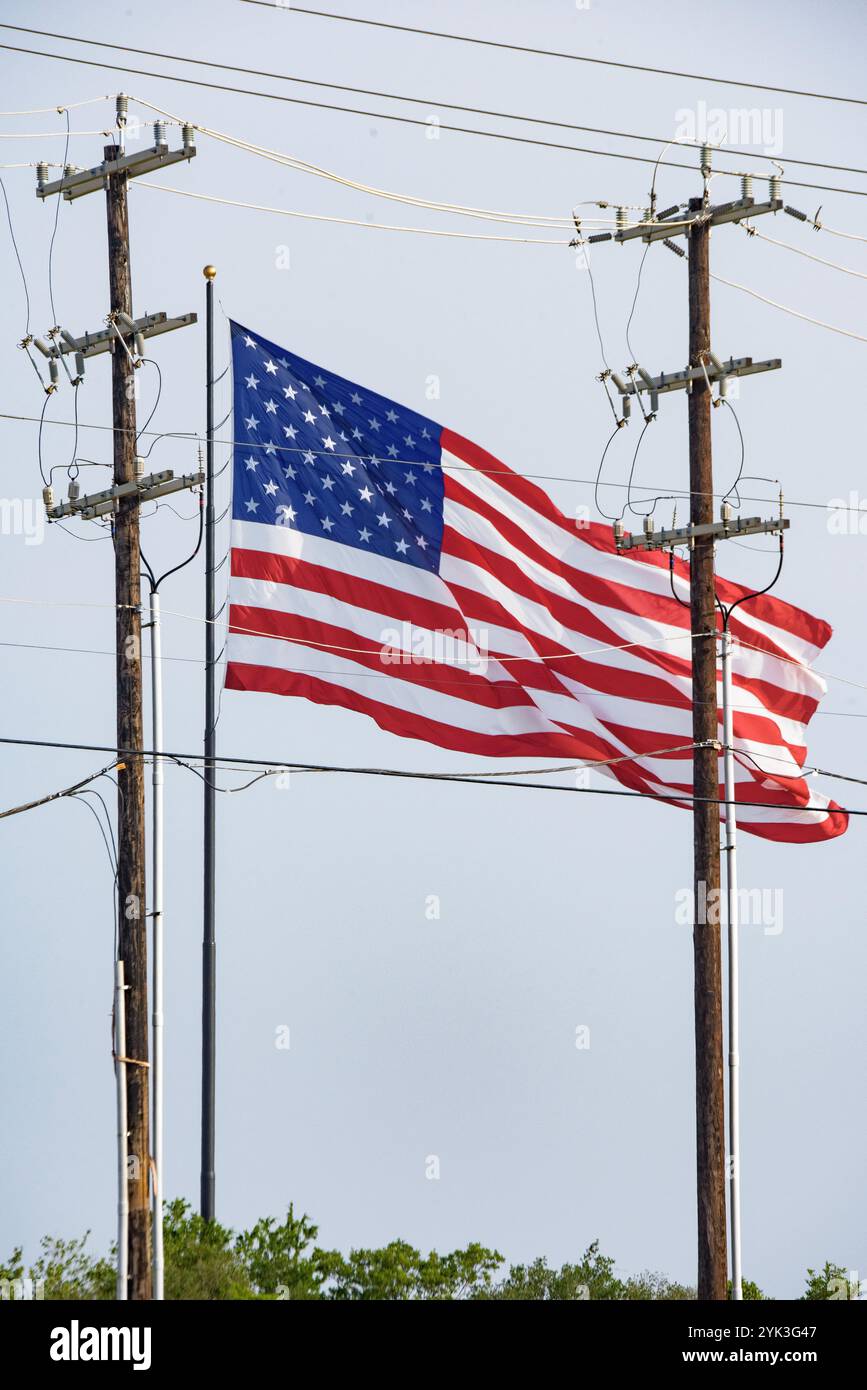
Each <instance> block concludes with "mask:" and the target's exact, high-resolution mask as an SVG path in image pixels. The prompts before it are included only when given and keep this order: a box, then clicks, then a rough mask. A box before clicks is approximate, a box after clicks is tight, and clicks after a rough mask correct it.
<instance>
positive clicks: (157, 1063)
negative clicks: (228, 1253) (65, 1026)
mask: <svg viewBox="0 0 867 1390" xmlns="http://www.w3.org/2000/svg"><path fill="white" fill-rule="evenodd" d="M150 619H151V623H150V632H151V718H152V728H153V733H152V745H153V764H152V772H151V777H152V787H153V803H152V811H153V891H152V895H151V903H152V913H153V915H152V918H151V920H152V922H153V995H154V998H153V1015H152V1021H153V1086H152V1096H153V1151H154V1174H153V1271H154V1283H153V1296H154V1298H155V1299H163V1298H164V1297H165V1292H164V1288H165V1277H164V1276H165V1265H164V1256H163V1194H164V1192H165V1180H164V1170H163V1115H164V1108H165V1091H164V1087H163V1076H164V1072H163V974H164V971H163V960H164V958H163V833H164V832H163V824H164V822H163V758H162V756H161V755H162V751H163V660H162V638H161V633H160V596H159V593H158V592H157V591H156V590H155V589H153V588H152V589H151V594H150Z"/></svg>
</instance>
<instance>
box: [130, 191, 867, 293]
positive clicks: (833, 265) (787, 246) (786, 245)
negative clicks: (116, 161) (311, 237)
mask: <svg viewBox="0 0 867 1390" xmlns="http://www.w3.org/2000/svg"><path fill="white" fill-rule="evenodd" d="M151 186H152V187H154V186H155V185H151ZM741 226H742V227H743V229H744V231H745V232H746V233H747V235H748V236H752V237H758V238H759V241H767V242H768V243H769V245H771V246H781V247H782V248H783V249H784V250H785V251H794V253H795V255H796V256H804V257H805V259H806V260H808V261H815V262H816V264H817V265H824V266H827V267H828V269H829V270H839V271H842V273H843V274H844V275H854V276H855V277H856V278H857V279H858V280H867V272H865V271H863V270H855V269H854V268H853V267H852V266H849V265H840V264H839V263H838V262H837V261H828V260H826V259H825V257H824V256H814V255H813V253H812V251H805V250H804V248H803V247H802V246H795V245H794V244H793V243H792V242H791V241H778V240H777V239H776V237H772V236H766V235H765V233H764V232H760V231H759V229H758V227H752V226H750V225H749V224H747V223H745V222H742V223H741Z"/></svg>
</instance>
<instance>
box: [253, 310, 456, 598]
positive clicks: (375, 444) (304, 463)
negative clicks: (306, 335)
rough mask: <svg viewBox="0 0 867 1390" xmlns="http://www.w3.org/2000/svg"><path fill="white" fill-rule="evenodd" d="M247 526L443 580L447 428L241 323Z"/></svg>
mask: <svg viewBox="0 0 867 1390" xmlns="http://www.w3.org/2000/svg"><path fill="white" fill-rule="evenodd" d="M231 330H232V362H233V371H234V391H235V436H234V437H235V450H234V484H235V485H234V492H233V501H232V515H233V517H234V518H235V520H236V521H256V522H259V523H264V524H266V525H267V524H270V525H272V526H288V527H291V528H292V529H293V530H296V531H302V532H306V533H307V534H308V535H313V536H319V537H321V538H323V539H328V540H333V541H339V542H340V543H341V544H343V545H351V546H355V547H357V548H360V549H364V550H370V551H373V552H374V553H376V554H378V555H383V556H388V558H389V559H392V560H400V561H403V562H404V563H405V564H408V565H417V566H419V567H421V568H423V569H429V570H432V571H434V572H436V570H437V568H438V566H439V560H440V548H441V544H442V533H443V475H442V468H441V449H440V435H441V433H442V431H441V427H440V426H439V425H437V424H436V423H435V422H434V421H433V420H429V419H427V418H426V417H425V416H424V415H419V414H418V413H417V412H416V411H414V410H408V409H407V408H406V407H405V406H402V405H397V404H396V403H395V402H394V401H390V400H388V399H387V398H386V397H384V396H379V395H377V394H376V393H375V392H373V391H367V390H365V391H363V392H362V391H359V390H358V388H357V387H356V386H355V385H354V384H353V383H352V382H351V381H346V380H344V378H343V377H340V376H335V375H334V373H333V372H326V371H324V370H323V369H322V368H320V367H317V366H314V364H313V363H311V362H306V361H305V360H304V358H303V357H296V356H295V354H294V353H290V352H286V351H285V350H284V349H283V348H280V347H277V346H276V344H274V343H271V342H269V341H268V340H267V338H262V337H260V336H259V334H257V333H252V332H250V330H249V329H246V328H243V327H242V326H241V325H240V324H238V323H232V325H231Z"/></svg>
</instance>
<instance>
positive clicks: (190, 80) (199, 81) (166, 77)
mask: <svg viewBox="0 0 867 1390" xmlns="http://www.w3.org/2000/svg"><path fill="white" fill-rule="evenodd" d="M0 49H3V50H5V51H7V52H10V53H26V54H29V55H30V56H32V57H36V58H52V59H54V60H55V61H57V62H62V63H77V64H79V65H82V66H84V67H92V68H101V69H104V70H106V71H109V72H125V73H133V74H134V75H136V76H138V77H153V78H155V79H157V80H158V81H160V82H180V83H182V84H183V85H184V86H189V87H202V88H206V89H207V90H209V91H217V92H232V93H235V94H236V95H241V96H252V97H262V98H264V99H265V100H267V101H282V102H288V103H290V104H291V105H294V106H308V107H313V108H315V109H317V110H323V111H338V112H342V113H343V114H345V115H350V116H364V117H365V118H367V119H373V120H377V121H393V122H397V123H398V124H400V125H411V126H416V127H419V126H421V127H423V128H429V127H428V123H427V121H423V120H420V119H417V118H416V117H413V116H399V115H396V114H395V113H394V112H386V111H369V110H366V109H363V108H360V107H353V106H337V105H335V104H334V103H332V102H324V101H311V100H309V99H306V98H303V97H290V96H285V95H283V94H282V93H276V92H260V91H254V90H252V89H251V88H248V87H235V86H230V85H229V84H227V83H221V82H206V81H205V80H204V79H203V78H194V77H180V76H177V75H175V74H171V73H161V72H153V71H152V70H150V69H147V68H134V67H131V66H128V65H125V64H118V63H106V62H101V61H98V60H97V59H95V58H76V57H73V56H72V55H71V54H65V53H46V52H45V50H44V49H39V48H24V47H22V46H20V45H16V44H8V43H4V44H0ZM440 129H441V130H449V131H453V132H455V133H457V134H459V135H476V136H479V137H480V138H482V139H486V140H505V141H508V142H509V143H511V144H518V145H531V146H535V147H537V148H540V149H551V150H565V151H567V152H568V153H571V154H589V155H597V156H600V157H601V158H604V159H625V160H628V161H629V162H631V163H635V164H652V165H654V164H656V163H657V161H656V160H654V159H652V158H651V157H650V156H645V155H636V154H625V153H623V152H622V151H616V150H599V149H595V148H593V147H590V146H582V145H565V144H561V143H559V142H557V141H554V140H536V139H532V138H530V137H529V136H525V135H508V134H506V133H505V132H504V131H493V130H479V129H477V128H476V127H474V126H458V125H447V124H446V123H444V122H441V124H440ZM661 163H662V165H663V166H664V167H665V168H667V169H687V170H690V171H692V170H693V166H692V165H691V164H685V163H683V162H682V161H677V160H663V161H661ZM731 172H735V171H731ZM784 182H785V183H786V185H787V186H789V187H791V188H811V189H815V190H818V191H820V192H823V193H843V194H847V195H849V196H851V197H855V198H867V189H857V188H842V187H840V186H838V185H834V184H820V183H801V182H799V181H797V180H794V179H785V180H784Z"/></svg>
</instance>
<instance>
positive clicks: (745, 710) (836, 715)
mask: <svg viewBox="0 0 867 1390" xmlns="http://www.w3.org/2000/svg"><path fill="white" fill-rule="evenodd" d="M735 544H738V542H735ZM754 553H757V552H754ZM762 553H768V554H771V553H773V552H771V551H770V550H769V551H767V552H762ZM0 648H10V649H12V650H15V651H29V652H61V653H63V654H64V655H69V656H110V657H114V656H115V655H116V653H115V652H113V651H109V650H108V648H107V647H106V648H99V647H65V646H60V645H57V644H55V643H51V642H6V641H0ZM142 659H143V660H144V661H149V660H150V655H149V653H148V652H143V653H142ZM162 659H163V661H179V662H183V663H184V664H185V665H192V666H203V665H204V664H205V658H204V657H201V656H168V655H166V654H165V653H164V654H163V658H162ZM304 671H305V672H306V673H307V674H308V675H314V676H334V675H337V674H339V673H338V672H337V671H333V670H331V669H329V668H327V667H316V666H305V667H304ZM816 674H817V675H818V674H820V673H819V672H816ZM355 679H357V680H360V679H369V680H394V676H392V675H385V674H382V675H381V674H380V673H379V672H376V671H368V672H364V671H359V672H356V675H355ZM829 679H835V678H834V677H829ZM841 679H842V678H841ZM452 684H455V685H456V684H459V682H456V681H455V682H452V681H437V682H436V687H437V689H440V688H441V687H443V686H447V685H452ZM460 684H462V682H460ZM864 688H865V689H867V686H865V687H864ZM656 703H657V704H659V705H670V706H672V708H676V709H682V708H683V705H682V702H681V701H680V700H666V699H663V698H662V697H658V698H657V700H656ZM732 709H733V710H735V711H737V712H738V713H741V714H755V713H756V709H755V706H754V705H732ZM820 717H823V718H832V719H867V712H865V713H861V712H859V711H858V710H845V709H817V710H814V711H813V714H812V715H811V722H812V720H813V719H817V718H820Z"/></svg>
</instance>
